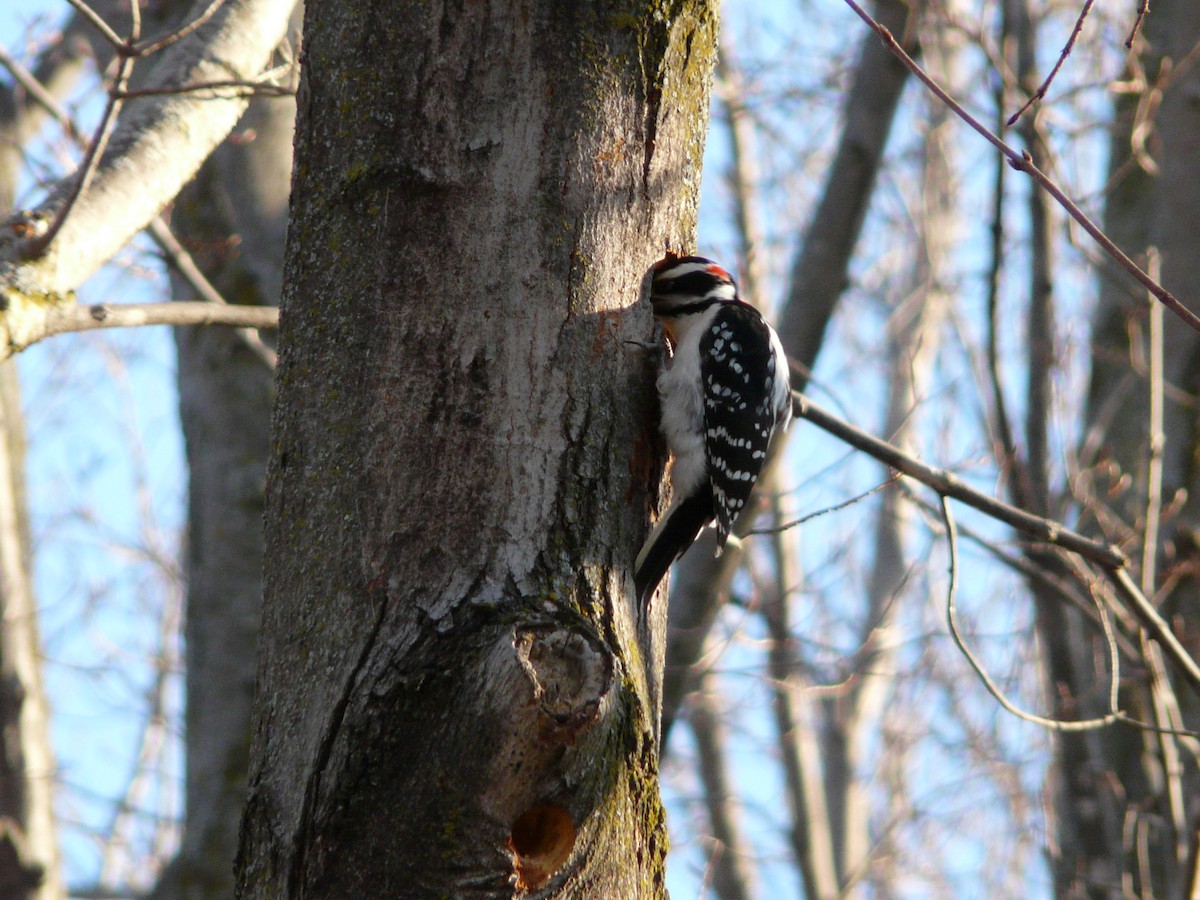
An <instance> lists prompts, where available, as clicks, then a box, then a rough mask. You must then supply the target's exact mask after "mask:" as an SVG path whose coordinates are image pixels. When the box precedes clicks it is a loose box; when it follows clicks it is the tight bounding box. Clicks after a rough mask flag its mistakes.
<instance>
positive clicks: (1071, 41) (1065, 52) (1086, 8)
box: [1004, 0, 1096, 128]
mask: <svg viewBox="0 0 1200 900" xmlns="http://www.w3.org/2000/svg"><path fill="white" fill-rule="evenodd" d="M1095 2H1096V0H1085V2H1084V4H1083V9H1082V10H1080V12H1079V18H1078V19H1076V20H1075V28H1074V30H1073V31H1072V32H1071V36H1070V37H1069V38H1068V39H1067V43H1066V45H1065V46H1064V47H1063V48H1062V52H1061V53H1060V54H1058V62H1056V63H1055V64H1054V68H1053V69H1051V70H1050V74H1049V75H1047V76H1046V80H1045V81H1043V82H1042V83H1041V86H1040V87H1038V89H1037V90H1036V91H1034V92H1033V93H1032V94H1030V95H1029V99H1028V100H1026V101H1025V103H1024V104H1023V105H1022V106H1021V108H1020V109H1018V110H1017V111H1016V112H1015V113H1013V114H1012V115H1011V116H1009V117H1008V121H1007V122H1005V123H1004V124H1005V125H1006V126H1007V127H1009V128H1012V126H1014V125H1016V124H1017V120H1018V119H1019V118H1021V116H1023V115H1024V114H1025V112H1026V110H1028V109H1029V107H1031V106H1033V104H1035V103H1036V102H1037V101H1039V100H1041V99H1043V98H1044V97H1045V96H1046V91H1048V90H1049V89H1050V82H1052V81H1053V80H1054V78H1055V76H1056V75H1058V70H1059V69H1061V68H1062V67H1063V63H1065V62H1066V61H1067V57H1068V56H1070V55H1071V49H1072V48H1073V47H1074V46H1075V41H1076V39H1077V38H1078V37H1079V32H1081V31H1082V30H1083V20H1084V19H1086V18H1087V16H1088V13H1089V12H1091V11H1092V4H1094V3H1095Z"/></svg>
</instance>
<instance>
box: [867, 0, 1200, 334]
mask: <svg viewBox="0 0 1200 900" xmlns="http://www.w3.org/2000/svg"><path fill="white" fill-rule="evenodd" d="M845 2H846V4H847V5H848V6H849V7H850V8H851V9H852V10H854V12H855V14H856V15H857V16H858V17H859V18H860V19H862V20H863V21H864V22H866V23H867V25H869V26H870V27H871V29H872V30H873V31H874V32H875V33H876V34H877V35H879V38H880V40H882V41H883V43H884V46H886V47H887V48H888V50H890V51H891V52H892V54H893V55H895V57H896V58H897V59H899V60H900V61H901V62H902V63H903V64H904V66H905V68H907V69H908V70H909V71H910V72H912V74H913V75H915V76H916V77H917V78H918V79H919V80H920V81H921V83H922V84H924V85H925V86H926V87H927V88H929V90H930V91H932V92H933V94H934V96H936V97H937V98H938V99H939V100H941V101H942V102H943V103H945V104H946V105H947V106H949V107H950V109H952V110H953V111H954V113H955V115H957V116H958V117H959V118H960V119H962V120H963V121H964V122H966V123H967V124H968V125H970V126H971V128H973V129H974V130H975V131H976V132H977V133H978V134H979V135H980V136H982V137H983V138H984V139H985V140H986V141H987V142H988V143H990V144H991V145H992V146H993V147H995V148H996V149H997V150H999V151H1000V152H1001V153H1003V154H1004V155H1005V156H1006V157H1007V158H1008V161H1009V164H1010V165H1011V166H1012V167H1013V168H1014V169H1016V170H1017V171H1018V172H1024V173H1025V174H1026V175H1028V176H1029V177H1030V178H1032V179H1033V180H1034V181H1035V182H1037V183H1038V185H1040V186H1041V188H1042V189H1043V190H1045V191H1046V192H1047V193H1049V194H1050V196H1051V197H1053V198H1054V199H1055V200H1056V201H1057V202H1058V204H1059V205H1060V206H1062V208H1063V209H1065V210H1066V211H1067V212H1068V213H1069V214H1070V216H1071V218H1073V219H1074V220H1075V221H1076V222H1078V223H1079V224H1080V226H1082V228H1083V230H1084V231H1086V232H1087V233H1088V234H1089V235H1091V236H1092V239H1093V240H1094V241H1096V243H1097V244H1099V245H1100V247H1101V248H1102V249H1103V250H1104V252H1105V253H1107V254H1108V255H1109V256H1110V257H1112V258H1113V260H1115V261H1116V263H1117V264H1118V265H1119V266H1120V267H1121V268H1123V269H1124V270H1125V271H1126V272H1128V273H1129V274H1130V275H1132V276H1133V277H1134V278H1135V279H1137V280H1138V281H1139V282H1140V283H1141V284H1142V285H1143V286H1144V287H1145V288H1146V289H1147V290H1148V291H1150V293H1151V294H1153V295H1154V296H1155V297H1157V298H1158V300H1159V301H1160V302H1161V303H1162V304H1163V305H1164V306H1166V307H1167V309H1169V310H1171V312H1173V313H1175V315H1177V316H1178V317H1179V318H1180V319H1182V320H1183V321H1184V322H1185V323H1187V325H1188V326H1189V327H1190V328H1192V329H1193V330H1195V331H1198V332H1200V316H1197V315H1196V314H1195V313H1193V312H1192V311H1191V310H1190V309H1188V308H1187V307H1186V306H1184V305H1183V304H1182V303H1181V302H1180V301H1179V299H1178V298H1177V297H1175V295H1174V294H1172V293H1171V292H1170V291H1168V290H1167V289H1166V288H1164V287H1163V286H1162V285H1161V284H1158V283H1157V282H1156V281H1155V280H1154V279H1153V278H1151V277H1150V276H1149V275H1147V274H1146V273H1145V272H1144V271H1142V269H1141V267H1140V266H1138V264H1137V263H1135V262H1134V261H1133V260H1132V259H1130V258H1129V257H1128V256H1127V255H1126V254H1125V252H1124V251H1123V250H1121V248H1120V247H1118V246H1117V245H1116V244H1114V243H1113V242H1112V240H1111V239H1110V238H1109V237H1108V235H1106V234H1105V233H1104V232H1103V231H1102V230H1101V228H1100V226H1099V225H1097V224H1096V223H1095V222H1093V221H1092V220H1091V219H1090V218H1088V216H1087V214H1086V213H1085V212H1084V211H1083V210H1082V209H1080V208H1079V207H1078V206H1077V205H1076V204H1075V202H1074V201H1073V200H1071V198H1070V197H1068V196H1067V195H1066V194H1065V193H1064V192H1063V190H1062V189H1061V188H1060V187H1059V186H1058V185H1057V184H1056V183H1055V182H1054V181H1053V180H1052V179H1051V178H1050V177H1049V176H1048V175H1046V174H1045V173H1044V172H1043V171H1042V170H1041V169H1039V168H1038V167H1037V166H1036V165H1034V162H1033V157H1032V156H1030V154H1029V153H1028V152H1027V151H1026V152H1018V151H1016V150H1015V149H1013V148H1012V147H1010V146H1009V145H1008V144H1007V143H1005V142H1004V141H1003V140H1001V139H1000V138H999V137H997V136H996V135H995V134H993V133H992V131H991V130H990V129H989V128H988V127H987V126H986V125H984V124H983V123H982V122H980V121H979V120H978V119H976V118H975V117H974V116H973V115H971V114H970V113H969V112H967V111H966V109H964V108H963V107H962V105H961V104H959V103H958V102H957V101H956V100H955V99H954V98H953V97H951V96H950V95H949V94H948V93H946V91H945V89H944V88H942V87H941V85H939V84H938V83H937V82H936V81H934V80H933V78H931V77H930V76H929V75H928V74H927V73H926V72H925V70H924V69H922V68H921V66H920V65H919V64H918V63H917V62H916V61H915V60H914V59H913V58H912V57H911V56H909V55H908V54H907V53H906V52H905V51H904V48H903V47H901V46H900V44H899V43H898V42H897V41H896V38H895V37H893V36H892V33H891V32H890V31H889V30H888V29H887V27H886V26H884V25H881V24H880V23H879V22H877V21H876V20H875V19H874V18H872V16H871V14H870V13H868V12H867V11H866V10H864V9H863V8H862V7H861V6H859V5H858V3H856V2H855V0H845Z"/></svg>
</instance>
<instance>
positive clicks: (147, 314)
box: [0, 301, 279, 357]
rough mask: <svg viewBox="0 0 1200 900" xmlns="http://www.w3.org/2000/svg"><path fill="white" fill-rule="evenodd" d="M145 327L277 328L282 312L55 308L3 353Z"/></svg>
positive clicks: (200, 307)
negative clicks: (77, 335)
mask: <svg viewBox="0 0 1200 900" xmlns="http://www.w3.org/2000/svg"><path fill="white" fill-rule="evenodd" d="M142 325H173V326H185V325H229V326H232V327H234V328H276V327H278V325H279V310H278V309H277V308H276V307H274V306H234V305H225V306H221V305H218V304H216V303H206V302H203V301H193V302H175V303H128V304H124V303H122V304H106V303H100V304H96V305H93V306H82V305H80V304H73V305H71V306H67V307H51V308H47V309H46V310H45V311H44V315H43V316H42V318H41V322H40V323H38V324H37V325H36V326H35V327H34V328H33V329H31V330H29V331H23V332H21V334H22V342H21V343H20V344H19V345H12V346H9V347H7V348H6V349H5V350H3V351H0V355H2V356H4V357H7V356H11V355H12V354H13V353H16V352H19V351H21V350H24V349H25V348H26V347H28V346H29V345H31V344H34V343H37V342H38V341H40V340H44V339H45V338H48V337H52V336H53V335H56V334H66V333H68V332H73V331H95V330H96V329H98V328H134V327H138V326H142Z"/></svg>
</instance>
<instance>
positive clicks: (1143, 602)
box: [792, 392, 1200, 694]
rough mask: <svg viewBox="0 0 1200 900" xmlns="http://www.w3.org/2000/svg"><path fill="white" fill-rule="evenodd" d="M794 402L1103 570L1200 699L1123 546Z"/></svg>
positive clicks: (821, 423)
mask: <svg viewBox="0 0 1200 900" xmlns="http://www.w3.org/2000/svg"><path fill="white" fill-rule="evenodd" d="M792 397H793V401H794V402H793V405H792V409H793V411H794V413H795V414H796V415H797V416H798V417H800V418H803V419H807V420H808V421H810V422H812V423H813V424H814V425H816V426H817V427H818V428H820V429H822V430H823V431H826V432H828V433H829V434H832V435H833V436H834V437H836V438H838V439H839V440H842V441H845V442H846V443H847V444H849V445H850V446H852V447H854V448H855V449H858V450H861V451H862V452H864V453H866V454H867V455H868V456H872V457H874V458H875V459H878V460H879V461H881V462H883V463H886V464H887V465H889V466H891V467H892V468H894V469H896V470H898V471H899V472H902V473H903V474H905V475H907V476H909V477H910V478H912V479H914V480H915V481H919V482H920V483H921V484H924V485H925V486H926V487H928V488H931V489H933V490H934V491H936V492H937V493H938V494H939V495H941V496H943V497H951V498H953V499H955V500H958V501H960V502H962V503H965V504H967V505H968V506H971V507H973V508H975V509H978V510H979V511H980V512H983V513H985V514H987V515H989V516H991V517H992V518H994V519H997V520H999V521H1001V522H1004V523H1005V524H1006V525H1009V526H1011V527H1012V528H1015V529H1016V530H1017V531H1019V532H1021V533H1022V534H1025V535H1027V536H1028V537H1030V538H1032V539H1033V540H1035V541H1038V542H1040V543H1044V544H1051V545H1053V546H1056V547H1061V548H1063V549H1064V550H1070V551H1071V552H1072V553H1077V554H1079V555H1080V556H1082V557H1084V558H1085V559H1087V560H1089V561H1091V562H1093V563H1095V564H1096V565H1098V566H1099V567H1100V568H1101V569H1102V570H1103V572H1104V575H1105V577H1106V578H1107V579H1108V580H1109V582H1111V584H1112V585H1113V587H1114V588H1115V589H1116V591H1117V594H1118V596H1119V597H1120V598H1121V599H1122V600H1123V601H1124V602H1125V603H1126V604H1127V605H1128V606H1129V608H1130V609H1131V610H1132V611H1133V612H1134V614H1135V615H1137V617H1138V619H1139V621H1140V622H1141V623H1142V626H1143V627H1144V628H1145V629H1146V630H1147V631H1148V632H1150V636H1151V637H1152V638H1153V639H1154V641H1155V642H1156V643H1157V644H1158V645H1159V646H1160V647H1161V648H1162V649H1163V652H1164V653H1166V654H1167V656H1168V657H1169V658H1170V659H1171V661H1172V662H1173V663H1174V664H1175V666H1176V668H1177V669H1178V671H1179V674H1180V675H1181V676H1182V677H1183V678H1184V679H1185V680H1186V681H1187V682H1188V684H1189V685H1191V687H1192V689H1193V690H1194V691H1195V692H1196V693H1197V694H1200V664H1197V662H1196V660H1194V659H1193V658H1192V657H1191V656H1190V655H1189V654H1188V652H1187V650H1185V649H1184V647H1183V645H1182V644H1180V643H1179V639H1178V638H1176V637H1175V635H1174V633H1172V631H1171V629H1170V627H1169V626H1168V625H1167V623H1166V621H1164V620H1163V618H1162V616H1161V615H1159V613H1158V610H1156V609H1155V608H1154V605H1153V604H1152V603H1151V602H1150V601H1149V600H1147V599H1146V596H1145V595H1144V594H1143V593H1142V592H1141V590H1140V589H1139V588H1138V586H1137V585H1136V584H1134V582H1133V579H1132V578H1130V575H1129V569H1128V564H1129V558H1128V557H1127V556H1126V555H1125V554H1124V553H1123V552H1122V551H1121V550H1120V549H1119V548H1118V547H1114V546H1112V545H1111V544H1106V543H1104V542H1102V541H1096V540H1093V539H1091V538H1088V537H1085V536H1084V535H1082V534H1079V533H1078V532H1076V531H1072V530H1071V529H1069V528H1067V527H1066V526H1065V525H1063V524H1061V523H1059V522H1055V521H1052V520H1050V519H1046V518H1043V517H1042V516H1035V515H1033V514H1032V513H1029V512H1026V511H1025V510H1022V509H1018V508H1017V507H1015V506H1012V505H1010V504H1008V503H1005V502H1004V501H1003V500H997V499H996V498H995V497H992V496H989V495H987V494H984V493H982V492H981V491H977V490H975V489H974V488H971V487H968V486H967V485H966V484H964V483H963V482H962V481H961V480H960V479H959V478H958V477H957V476H956V475H954V474H953V473H951V472H947V471H946V470H944V469H937V468H934V467H932V466H928V465H926V464H925V463H923V462H921V461H920V460H917V459H915V458H913V457H911V456H909V455H907V454H906V453H904V452H902V451H901V450H899V449H898V448H896V447H894V446H892V445H891V444H889V443H887V442H886V441H881V440H879V439H878V438H876V437H872V436H871V435H869V434H867V433H866V432H864V431H862V430H861V429H858V428H855V427H854V426H853V425H851V424H850V423H849V422H846V421H844V420H842V419H839V418H838V417H837V416H835V415H833V414H832V413H830V412H827V411H826V410H824V409H822V408H821V407H819V406H817V405H816V404H815V403H813V402H812V401H811V400H809V399H808V398H807V397H805V396H804V395H803V394H800V393H796V392H793V394H792Z"/></svg>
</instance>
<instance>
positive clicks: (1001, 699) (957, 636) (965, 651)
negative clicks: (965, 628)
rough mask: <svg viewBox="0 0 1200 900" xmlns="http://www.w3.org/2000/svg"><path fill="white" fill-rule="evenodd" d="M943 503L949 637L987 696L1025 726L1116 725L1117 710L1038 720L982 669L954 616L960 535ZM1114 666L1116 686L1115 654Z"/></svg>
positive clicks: (1091, 727)
mask: <svg viewBox="0 0 1200 900" xmlns="http://www.w3.org/2000/svg"><path fill="white" fill-rule="evenodd" d="M940 500H941V511H942V521H943V522H944V523H945V525H946V545H947V547H948V550H949V556H950V562H949V566H948V569H949V584H948V585H947V587H946V622H947V623H948V624H949V626H950V636H951V637H952V638H954V643H955V644H957V645H958V649H959V651H961V652H962V655H963V656H964V657H966V660H967V662H968V663H970V664H971V668H972V669H974V670H975V674H976V675H978V676H979V680H980V681H982V682H983V684H984V687H986V688H987V690H988V693H989V694H991V695H992V697H994V698H995V700H996V702H997V703H999V704H1000V705H1001V706H1003V707H1004V708H1005V709H1006V710H1008V711H1009V712H1010V713H1012V714H1013V715H1014V716H1016V717H1017V718H1018V719H1023V720H1024V721H1026V722H1032V723H1033V724H1034V725H1041V726H1042V727H1043V728H1048V729H1050V730H1051V731H1092V730H1094V729H1097V728H1105V727H1107V726H1109V725H1112V724H1113V723H1114V722H1116V721H1117V720H1118V713H1117V711H1115V710H1114V711H1113V712H1110V713H1108V714H1107V715H1104V716H1101V717H1099V718H1097V719H1083V720H1081V721H1078V722H1065V721H1062V720H1060V719H1047V718H1045V717H1043V716H1036V715H1034V714H1033V713H1029V712H1026V711H1025V710H1023V709H1020V708H1019V707H1017V706H1016V705H1014V704H1013V703H1012V701H1010V700H1009V699H1008V698H1007V697H1006V696H1005V695H1004V692H1003V691H1002V690H1000V688H999V687H998V686H997V685H996V683H995V682H994V681H992V678H991V676H990V675H988V673H987V670H986V669H984V667H983V664H982V663H981V662H980V661H979V659H978V658H977V657H976V656H975V654H974V653H973V652H971V648H970V647H968V646H967V642H966V641H965V640H964V639H963V636H962V634H961V632H960V631H959V628H958V619H957V615H956V613H955V603H954V594H955V588H956V586H957V581H958V550H957V545H958V532H957V530H956V528H955V525H954V516H953V515H952V514H951V513H950V501H949V500H948V499H947V498H946V497H945V496H942V497H941V498H940ZM1112 665H1113V673H1112V679H1113V681H1114V682H1116V681H1117V680H1118V670H1117V668H1116V667H1117V665H1118V657H1117V654H1116V653H1115V652H1114V653H1113V657H1112Z"/></svg>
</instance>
